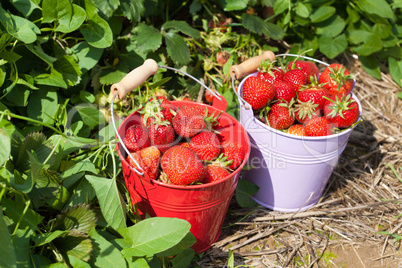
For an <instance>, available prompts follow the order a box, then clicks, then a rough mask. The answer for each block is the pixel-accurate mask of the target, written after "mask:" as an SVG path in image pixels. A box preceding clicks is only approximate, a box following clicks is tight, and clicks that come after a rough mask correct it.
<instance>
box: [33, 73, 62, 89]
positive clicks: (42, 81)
mask: <svg viewBox="0 0 402 268" xmlns="http://www.w3.org/2000/svg"><path fill="white" fill-rule="evenodd" d="M34 79H35V82H36V83H37V84H39V85H45V86H53V87H61V88H65V89H66V88H67V83H66V82H65V81H64V78H63V75H62V74H61V73H59V72H58V71H56V70H55V69H53V68H52V69H51V73H50V74H47V73H44V74H39V75H38V76H36V77H35V78H34Z"/></svg>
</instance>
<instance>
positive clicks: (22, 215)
mask: <svg viewBox="0 0 402 268" xmlns="http://www.w3.org/2000/svg"><path fill="white" fill-rule="evenodd" d="M30 205H31V200H28V201H27V202H26V204H25V208H24V211H22V214H21V216H20V218H19V219H18V222H17V224H16V225H15V228H14V232H13V234H12V236H13V238H14V235H15V234H16V233H17V230H18V227H20V223H21V221H22V218H23V217H24V215H25V213H27V211H28V208H29V206H30Z"/></svg>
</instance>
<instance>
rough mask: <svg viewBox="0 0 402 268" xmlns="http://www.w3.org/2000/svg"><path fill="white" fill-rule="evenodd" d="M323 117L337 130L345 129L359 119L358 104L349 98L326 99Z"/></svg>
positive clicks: (348, 96) (343, 96) (347, 96)
mask: <svg viewBox="0 0 402 268" xmlns="http://www.w3.org/2000/svg"><path fill="white" fill-rule="evenodd" d="M324 115H325V117H326V118H327V119H328V120H329V121H330V122H331V123H332V124H333V125H334V126H335V127H337V128H347V127H350V126H351V125H352V124H353V123H355V122H356V121H357V119H358V118H359V104H358V103H357V102H356V101H355V100H354V99H353V98H352V97H351V96H350V95H346V96H345V95H342V97H339V96H332V97H331V98H327V102H326V103H325V106H324Z"/></svg>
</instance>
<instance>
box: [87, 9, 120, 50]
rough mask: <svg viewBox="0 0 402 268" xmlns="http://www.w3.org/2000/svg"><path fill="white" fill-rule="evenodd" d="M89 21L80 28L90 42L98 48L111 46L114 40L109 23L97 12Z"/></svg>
mask: <svg viewBox="0 0 402 268" xmlns="http://www.w3.org/2000/svg"><path fill="white" fill-rule="evenodd" d="M88 22H89V23H88V24H86V25H85V27H82V28H81V30H80V31H81V33H82V35H83V36H84V38H85V40H86V41H87V42H88V44H90V45H91V46H93V47H96V48H107V47H110V46H111V45H112V42H113V33H112V29H110V26H109V24H108V23H107V22H106V21H105V20H104V19H102V18H101V17H100V16H99V15H97V14H95V15H94V16H93V17H91V18H90V19H89V20H88Z"/></svg>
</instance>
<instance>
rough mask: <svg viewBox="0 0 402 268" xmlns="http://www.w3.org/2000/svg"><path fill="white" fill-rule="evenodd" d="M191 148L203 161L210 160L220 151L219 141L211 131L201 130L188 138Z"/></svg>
mask: <svg viewBox="0 0 402 268" xmlns="http://www.w3.org/2000/svg"><path fill="white" fill-rule="evenodd" d="M190 149H192V150H193V151H194V152H195V153H196V154H197V156H198V158H199V159H201V160H203V161H212V160H214V159H216V158H217V157H218V156H219V154H220V153H221V143H220V142H219V139H218V137H217V135H216V134H215V133H213V132H212V131H202V132H200V133H198V134H197V135H195V136H193V137H192V138H191V140H190Z"/></svg>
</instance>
